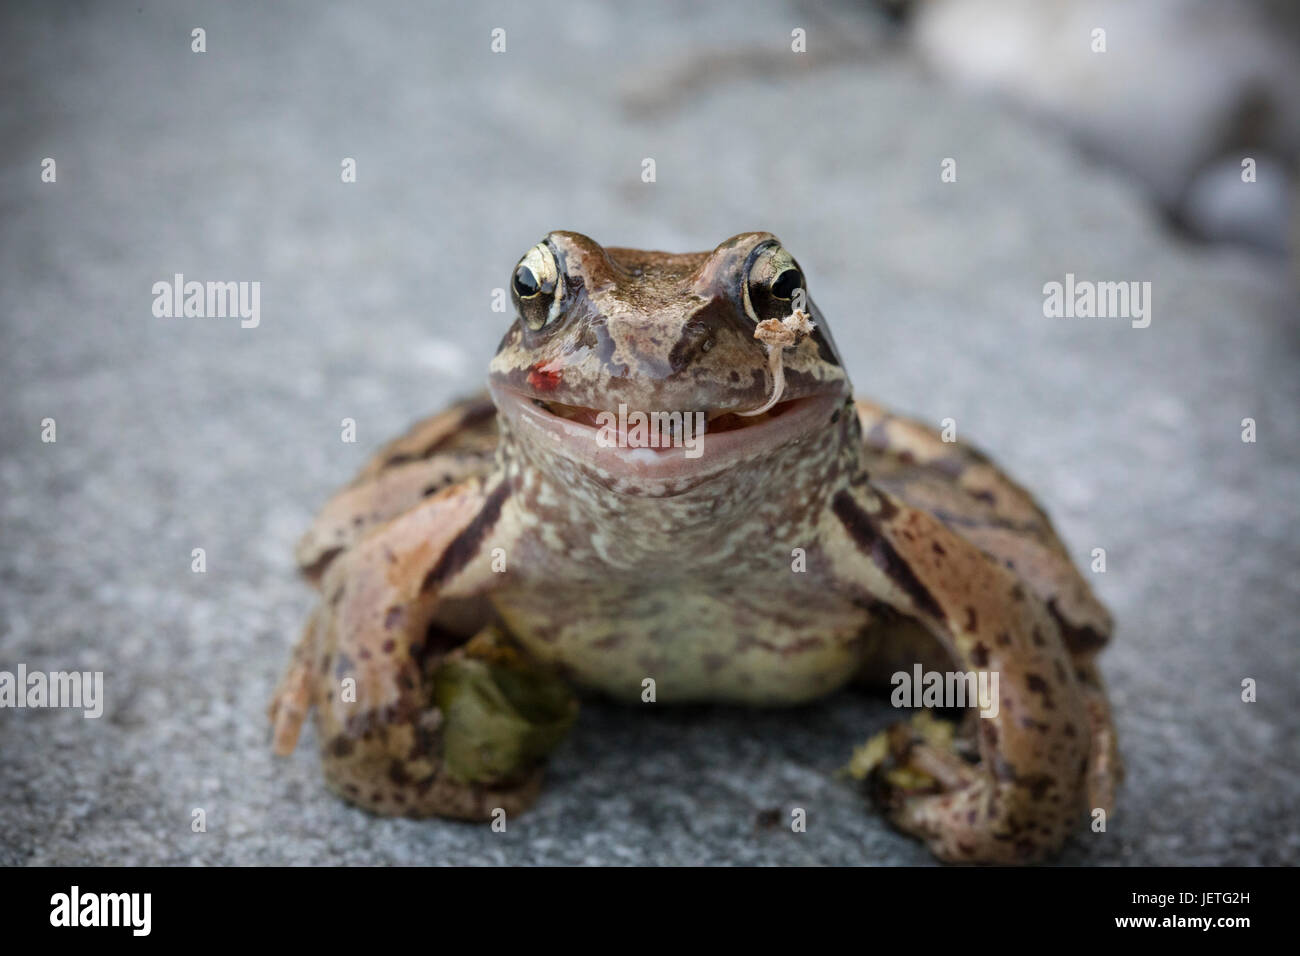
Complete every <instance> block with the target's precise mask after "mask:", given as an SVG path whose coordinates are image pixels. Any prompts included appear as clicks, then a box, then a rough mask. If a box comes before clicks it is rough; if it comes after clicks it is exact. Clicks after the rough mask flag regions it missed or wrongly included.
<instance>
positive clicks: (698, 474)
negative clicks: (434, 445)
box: [491, 383, 844, 493]
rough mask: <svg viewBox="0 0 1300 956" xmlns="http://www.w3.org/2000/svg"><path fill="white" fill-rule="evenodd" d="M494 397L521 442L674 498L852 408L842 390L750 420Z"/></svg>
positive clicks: (511, 393) (502, 391) (514, 395)
mask: <svg viewBox="0 0 1300 956" xmlns="http://www.w3.org/2000/svg"><path fill="white" fill-rule="evenodd" d="M491 391H492V396H493V398H494V400H495V401H496V403H497V407H498V409H499V410H500V412H501V414H502V415H503V416H504V417H505V418H506V419H507V421H508V422H509V423H510V425H511V426H512V427H513V428H514V429H515V430H516V431H517V433H518V435H519V438H520V439H521V440H524V441H528V442H529V443H530V444H531V445H533V446H534V447H540V448H542V449H545V450H549V451H551V452H554V453H556V454H559V455H562V456H564V457H565V458H568V459H571V460H574V461H576V462H578V463H580V464H585V465H588V466H590V467H592V468H593V469H595V470H596V471H597V472H598V473H601V474H603V475H604V476H606V477H608V478H610V479H613V480H614V481H615V483H616V484H627V483H638V484H640V483H649V484H650V485H653V484H654V483H656V482H667V483H670V484H671V485H673V486H674V491H672V492H666V493H680V491H681V490H685V488H687V487H694V486H695V485H697V484H699V483H700V482H701V481H704V480H707V479H708V478H710V477H713V476H715V475H717V474H718V473H720V472H722V471H724V470H727V469H728V468H730V467H732V466H734V465H736V464H738V463H739V462H741V461H744V460H747V459H753V458H757V457H762V456H764V455H768V454H771V453H773V452H775V451H777V450H778V449H780V448H783V447H785V446H787V445H790V444H792V443H795V442H799V441H801V440H804V439H807V438H809V437H811V436H812V435H814V434H816V433H818V432H819V431H821V430H822V429H824V428H826V427H828V426H829V425H830V424H831V423H832V421H833V420H834V419H835V418H837V417H838V416H837V415H836V413H837V412H838V411H839V409H840V408H841V407H842V406H843V404H844V394H843V393H842V392H840V391H835V392H826V393H822V394H814V395H804V396H800V397H796V398H790V399H787V400H785V401H783V402H778V403H777V404H776V405H774V406H773V407H772V408H770V409H768V410H767V411H766V412H763V413H762V414H760V415H752V416H745V415H740V414H737V413H736V412H735V410H734V409H724V410H712V411H691V412H642V411H637V410H630V409H628V408H627V407H626V406H625V405H624V406H620V407H619V408H617V409H612V410H606V409H599V408H589V407H586V406H581V405H569V404H565V403H562V402H555V401H547V400H545V399H541V398H538V397H536V396H533V395H526V394H524V393H521V392H518V391H515V390H514V389H512V388H509V387H506V386H504V385H501V384H498V383H493V384H492V386H491ZM647 490H649V489H647ZM660 493H665V492H660Z"/></svg>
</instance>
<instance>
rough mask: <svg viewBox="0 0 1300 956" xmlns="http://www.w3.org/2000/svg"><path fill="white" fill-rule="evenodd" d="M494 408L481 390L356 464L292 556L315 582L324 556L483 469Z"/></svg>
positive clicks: (492, 442) (493, 438)
mask: <svg viewBox="0 0 1300 956" xmlns="http://www.w3.org/2000/svg"><path fill="white" fill-rule="evenodd" d="M496 443H497V429H496V408H495V406H493V404H492V400H491V399H490V398H489V397H488V396H487V394H486V393H484V394H482V395H479V396H475V397H474V398H470V399H466V400H464V401H461V402H457V403H456V404H454V405H452V406H451V407H450V408H448V409H447V410H445V411H443V412H440V413H439V414H437V415H433V416H431V417H429V418H426V419H423V420H421V421H418V422H416V423H415V424H414V425H412V426H411V427H410V429H408V430H407V432H406V434H404V435H402V436H401V437H399V438H396V439H394V440H393V441H391V442H389V443H388V444H387V445H385V446H384V447H383V448H381V449H380V450H379V451H378V452H376V453H375V454H374V455H372V456H371V458H370V460H369V461H368V462H367V463H366V464H365V465H364V466H363V467H362V468H361V471H360V472H359V473H358V474H357V476H356V478H354V479H353V480H352V482H351V483H349V484H348V485H347V487H345V488H342V489H341V490H339V491H338V492H337V493H336V494H335V495H334V496H333V497H332V498H331V499H330V500H329V501H328V502H327V503H326V504H325V506H324V507H323V508H322V509H321V510H320V513H319V514H318V515H317V516H316V519H315V521H313V522H312V525H311V527H310V528H309V529H308V530H307V533H306V534H304V535H303V536H302V538H301V539H300V540H299V542H298V544H297V547H296V549H295V554H294V556H295V558H296V560H297V562H298V566H299V568H300V569H301V570H302V572H303V574H304V575H305V576H306V577H307V579H308V580H310V581H312V582H313V583H319V581H320V580H321V578H322V577H323V576H324V574H325V572H326V570H327V569H328V568H329V566H330V563H331V562H333V561H334V560H335V559H336V558H338V557H339V555H341V554H343V553H344V552H346V551H347V550H348V549H349V548H351V547H353V546H354V545H355V544H356V543H357V542H358V541H360V540H361V539H362V538H363V537H365V536H366V535H367V534H369V533H370V532H371V531H373V530H374V529H375V528H377V527H380V526H382V525H383V524H385V523H386V522H388V521H390V520H392V519H393V518H396V517H397V516H399V515H401V514H403V513H405V512H406V511H408V510H409V509H411V508H413V507H415V506H416V505H418V504H419V503H420V502H421V501H423V500H424V499H426V498H428V497H430V496H432V495H434V494H437V493H438V492H440V491H442V490H443V489H445V488H449V487H451V486H453V485H456V484H459V483H460V482H462V481H465V480H467V479H470V478H474V477H479V476H482V475H485V474H487V473H488V472H489V471H490V470H491V468H492V464H493V457H494V454H495V451H496Z"/></svg>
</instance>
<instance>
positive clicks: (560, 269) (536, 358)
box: [490, 232, 850, 495]
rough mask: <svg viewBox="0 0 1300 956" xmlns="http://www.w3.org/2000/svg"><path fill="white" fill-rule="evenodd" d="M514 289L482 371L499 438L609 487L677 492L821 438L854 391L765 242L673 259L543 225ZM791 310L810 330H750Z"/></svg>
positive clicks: (760, 235) (774, 245)
mask: <svg viewBox="0 0 1300 956" xmlns="http://www.w3.org/2000/svg"><path fill="white" fill-rule="evenodd" d="M510 290H511V296H512V298H513V301H514V305H515V310H516V313H517V317H516V320H515V322H514V324H513V325H511V327H510V329H509V330H508V331H507V332H506V335H505V338H504V339H503V340H502V342H501V347H500V349H499V350H498V352H497V354H496V357H495V358H494V359H493V360H492V366H491V376H490V387H491V389H492V393H493V397H494V398H495V400H496V403H497V405H498V407H499V409H500V411H501V415H502V418H503V420H504V421H503V424H504V426H505V429H504V431H505V436H506V438H505V440H506V441H515V442H518V443H520V444H522V445H525V446H527V449H528V450H529V451H530V452H532V454H530V457H531V458H533V459H538V458H539V457H541V458H551V457H553V456H559V457H561V458H563V459H566V460H567V463H568V464H576V465H578V466H579V467H580V470H581V471H582V472H584V473H586V474H587V475H588V476H594V477H596V479H597V480H598V481H600V482H601V483H602V484H604V485H606V486H607V487H611V488H614V489H615V490H618V491H625V492H632V493H641V494H652V495H663V494H670V495H671V494H679V493H681V492H682V491H684V490H688V489H689V488H692V487H694V486H696V485H698V484H700V483H701V482H703V481H706V480H708V479H710V478H712V477H715V476H717V475H718V474H720V473H721V472H723V471H724V470H727V469H729V468H734V467H735V466H736V465H737V464H739V463H740V462H742V461H745V460H752V459H754V458H759V457H762V456H765V455H771V454H775V453H777V452H778V451H779V450H781V449H784V448H787V447H788V446H790V445H791V444H793V443H795V442H800V441H803V440H805V439H808V438H810V437H814V436H816V435H817V434H818V433H819V432H820V431H822V430H829V429H830V428H831V422H832V417H835V418H838V409H839V408H840V407H841V406H842V405H843V404H844V402H845V401H846V399H847V398H848V397H849V395H850V386H849V382H848V379H847V377H846V375H845V373H844V370H843V368H842V366H841V364H840V358H839V355H838V353H837V352H836V349H835V344H834V342H833V341H832V339H831V337H830V333H829V330H828V329H827V328H826V326H825V324H824V322H823V320H822V318H821V315H820V313H819V312H818V311H817V309H816V306H814V305H813V303H812V300H811V299H810V298H808V296H807V289H806V286H805V283H804V274H803V271H802V270H801V269H800V268H799V265H798V263H797V262H795V260H794V258H793V257H792V256H791V255H790V253H789V252H787V251H786V249H785V248H784V247H783V246H782V245H781V243H780V242H779V241H778V240H777V238H776V237H775V236H773V235H772V234H771V233H766V232H750V233H743V234H742V235H739V236H735V237H733V238H731V239H728V240H727V241H726V242H724V243H722V244H721V245H719V246H718V247H717V248H716V249H714V250H713V251H712V252H699V253H687V254H681V255H676V254H669V253H663V252H643V251H640V250H636V249H606V248H603V247H602V246H600V245H599V244H597V243H596V242H594V241H593V240H591V239H588V238H587V237H586V236H583V235H579V234H578V233H573V232H553V233H551V234H550V235H548V236H547V237H546V238H545V239H544V240H543V241H541V242H539V243H538V244H537V245H535V246H533V248H531V249H529V250H528V252H527V253H525V254H524V256H523V258H522V259H520V260H519V263H518V265H516V266H515V268H514V270H513V272H512V273H511V277H510ZM796 310H800V311H801V312H802V313H803V315H802V316H797V318H799V319H800V320H802V319H803V318H804V317H806V318H810V319H811V320H812V324H813V327H812V331H811V333H810V334H799V335H797V336H792V338H795V339H796V341H795V343H794V344H793V345H788V346H786V347H781V346H780V345H772V344H765V343H764V341H761V340H760V339H759V338H756V337H755V330H756V329H757V328H758V326H759V323H762V322H764V321H765V320H777V321H781V320H788V319H790V317H791V316H792V315H793V314H794V313H795V312H796ZM769 325H771V323H769ZM772 349H775V350H776V351H777V352H779V353H780V354H779V360H776V357H775V356H773V355H772V352H771V350H772ZM774 396H775V397H776V401H775V403H774V404H772V405H771V407H770V408H769V409H768V410H766V411H764V412H762V413H761V414H745V413H747V412H748V413H752V412H754V411H756V410H759V409H762V408H764V406H766V405H767V404H768V403H769V402H771V400H772V398H773V397H774ZM638 412H639V413H645V414H646V416H647V422H646V430H645V432H643V433H642V432H638V431H637V421H638V419H637V417H636V415H635V413H638ZM655 413H658V414H659V416H660V417H659V418H658V419H655V418H653V417H652V416H653V415H654V414H655ZM674 414H676V415H677V416H678V417H676V418H674ZM656 421H657V422H658V428H657V429H656V428H655V425H654V423H655V422H656ZM701 425H702V426H704V428H703V430H704V434H703V435H699V434H698V432H699V431H700V430H701V429H700V427H699V426H701ZM669 429H672V431H671V432H669ZM654 436H657V441H656V438H655V437H654ZM692 442H694V444H692ZM655 443H657V444H658V445H659V446H660V447H654V444H655ZM647 445H650V447H646V446H647ZM665 445H667V446H668V447H663V446H665ZM542 463H543V464H545V462H542Z"/></svg>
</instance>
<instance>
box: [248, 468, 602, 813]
mask: <svg viewBox="0 0 1300 956" xmlns="http://www.w3.org/2000/svg"><path fill="white" fill-rule="evenodd" d="M508 494H509V491H508V489H506V488H505V486H504V485H498V486H497V487H496V488H494V489H491V490H488V489H485V488H484V487H483V486H482V483H478V482H468V483H465V484H464V485H460V486H456V487H454V488H452V489H449V490H448V491H446V492H444V493H442V494H440V495H437V496H435V497H433V498H431V499H429V500H428V501H426V502H424V503H423V504H421V505H419V506H418V507H416V508H414V509H412V510H411V511H409V512H408V513H406V514H405V515H404V516H403V517H402V519H401V520H400V521H393V522H390V523H389V524H388V525H386V526H384V527H383V528H381V529H378V530H377V531H376V532H374V533H372V534H371V535H369V536H367V537H366V538H365V539H364V540H362V541H361V542H359V543H358V544H357V545H356V546H355V547H353V548H352V549H351V550H350V551H348V552H347V554H345V555H344V556H343V557H341V558H340V559H339V560H337V561H335V562H333V564H332V565H331V567H330V570H329V571H328V573H327V574H326V576H325V578H324V580H323V581H322V595H323V601H322V603H321V605H320V606H319V608H318V609H317V611H316V613H315V614H314V615H313V616H312V619H311V621H310V622H309V623H308V626H307V628H306V630H305V631H304V634H303V637H302V639H301V640H300V641H299V644H298V647H297V649H296V650H295V651H294V654H293V658H292V660H291V662H290V665H289V669H288V672H287V674H286V676H285V678H284V680H283V681H282V682H281V684H280V688H279V690H278V691H277V692H276V695H275V698H274V699H273V701H272V703H271V707H270V717H271V722H272V726H273V730H272V739H273V745H274V748H275V751H276V752H277V753H278V754H288V753H289V752H291V751H292V750H293V748H294V746H295V744H296V742H297V738H298V734H299V730H300V728H301V726H302V724H303V722H304V721H305V718H306V716H307V714H308V713H309V712H310V711H312V710H314V712H315V724H316V731H317V737H318V742H319V745H320V749H321V759H322V764H323V768H324V773H325V778H326V782H327V783H328V784H329V786H330V787H331V789H333V790H335V791H336V792H338V793H339V794H340V795H341V796H343V797H344V798H345V799H347V800H348V801H350V802H352V803H355V804H357V805H358V806H361V807H363V808H365V809H367V810H370V811H372V812H375V813H380V814H385V815H403V816H415V817H420V816H430V815H437V816H447V817H456V818H461V819H473V820H477V819H487V818H489V817H490V816H491V815H492V814H493V812H494V810H496V809H497V808H500V809H502V810H504V811H505V812H506V813H507V814H513V813H517V812H519V811H522V810H523V809H525V808H526V807H527V806H528V805H529V804H530V803H531V802H532V801H533V799H534V798H535V796H536V794H537V792H538V788H539V786H540V780H541V766H542V763H543V760H544V758H545V757H546V755H547V753H548V752H549V751H550V750H551V749H552V748H553V747H554V746H555V745H556V744H557V743H558V742H559V741H560V740H561V739H562V738H563V737H564V736H565V734H566V733H567V731H568V729H569V727H570V726H571V724H572V722H573V720H574V717H575V715H576V709H577V704H576V701H575V700H574V698H573V696H572V695H571V693H570V692H569V690H568V688H567V687H566V686H565V685H564V684H563V683H562V682H561V681H560V680H559V679H557V678H556V677H554V675H552V674H551V673H550V672H549V671H547V670H546V669H545V668H543V667H541V666H540V665H537V664H536V663H535V662H533V661H532V660H531V659H529V658H528V657H527V656H525V655H524V654H523V653H522V652H521V651H520V650H519V649H518V648H517V647H516V646H515V645H514V644H513V643H512V642H510V641H509V639H508V638H507V637H506V636H505V634H504V633H502V632H501V631H500V630H499V629H497V628H495V627H493V626H492V625H491V624H490V623H489V624H488V625H486V626H485V627H484V628H483V630H481V631H480V632H479V634H478V635H477V636H475V637H474V638H473V639H471V640H470V641H468V642H467V643H456V642H451V643H446V642H444V641H443V637H444V636H445V635H444V632H443V631H442V630H441V629H439V628H438V627H436V626H432V627H431V625H434V624H436V622H437V619H438V610H439V606H440V604H442V603H443V602H444V601H445V600H447V599H450V598H456V597H463V596H464V595H465V594H469V593H475V592H481V591H482V590H484V589H485V588H489V587H491V585H492V582H493V579H495V578H499V575H494V574H493V573H492V572H491V571H490V569H488V568H486V567H484V566H483V564H484V562H480V561H478V560H477V559H476V558H475V557H474V556H473V555H470V556H466V552H465V550H464V549H466V548H467V547H469V545H470V544H471V540H470V539H477V542H478V543H480V544H483V545H484V546H485V547H487V548H489V549H490V547H491V545H493V544H495V543H497V541H498V538H497V537H494V535H495V534H497V533H498V532H500V533H501V534H502V535H503V537H501V538H500V540H501V541H502V542H504V541H505V538H504V534H505V532H504V531H501V526H502V525H508V524H509V522H508V520H507V519H506V518H503V517H500V511H501V507H502V502H503V499H508ZM475 554H477V552H475Z"/></svg>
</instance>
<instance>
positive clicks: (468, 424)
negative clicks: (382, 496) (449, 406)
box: [383, 395, 497, 468]
mask: <svg viewBox="0 0 1300 956" xmlns="http://www.w3.org/2000/svg"><path fill="white" fill-rule="evenodd" d="M496 414H497V407H496V405H495V404H494V403H493V401H492V399H491V398H489V397H488V396H487V395H483V396H480V397H475V398H473V399H469V400H468V404H466V405H465V406H464V407H463V408H462V409H461V414H460V419H459V421H457V423H456V426H455V427H454V428H452V429H449V430H448V432H447V434H445V435H443V436H442V437H441V438H439V439H438V440H437V441H435V442H433V443H432V444H431V445H429V446H428V447H426V448H421V449H420V450H419V451H415V452H397V453H396V454H393V455H389V456H388V457H387V458H385V459H384V463H383V467H384V468H391V467H393V466H394V465H404V464H406V463H407V462H412V461H423V460H424V459H426V458H429V457H431V456H432V455H434V454H435V453H436V452H437V451H438V449H440V448H442V447H444V446H445V445H447V444H448V443H449V442H452V441H454V440H455V439H456V437H457V435H458V434H459V433H460V432H462V431H464V430H465V429H467V428H474V427H476V426H478V425H482V424H484V423H486V422H488V421H491V420H492V419H494V418H496Z"/></svg>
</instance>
